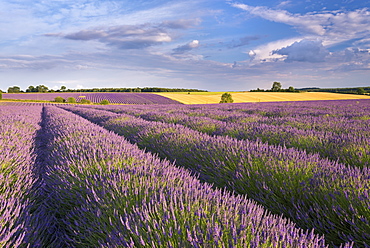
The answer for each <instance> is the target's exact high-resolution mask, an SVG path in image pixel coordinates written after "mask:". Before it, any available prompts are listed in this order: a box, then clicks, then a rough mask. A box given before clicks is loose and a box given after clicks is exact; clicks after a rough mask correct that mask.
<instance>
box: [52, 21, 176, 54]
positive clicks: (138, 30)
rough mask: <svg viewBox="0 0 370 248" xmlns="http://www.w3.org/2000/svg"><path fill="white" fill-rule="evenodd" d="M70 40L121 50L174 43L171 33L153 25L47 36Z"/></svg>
mask: <svg viewBox="0 0 370 248" xmlns="http://www.w3.org/2000/svg"><path fill="white" fill-rule="evenodd" d="M46 36H59V37H62V38H65V39H70V40H81V41H89V40H96V41H99V42H102V43H105V44H107V45H111V46H116V47H118V48H120V49H141V48H145V47H149V46H153V45H156V44H161V43H163V42H170V41H172V37H171V35H170V34H169V32H168V31H167V30H165V29H163V28H161V27H156V26H154V25H151V24H142V25H119V26H113V27H106V28H96V29H90V30H81V31H79V32H75V33H70V34H65V35H64V34H46Z"/></svg>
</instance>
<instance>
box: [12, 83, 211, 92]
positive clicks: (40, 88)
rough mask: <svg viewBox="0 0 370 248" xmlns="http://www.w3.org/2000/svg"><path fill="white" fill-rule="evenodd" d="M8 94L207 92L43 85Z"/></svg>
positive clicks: (175, 89)
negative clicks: (54, 87) (51, 86)
mask: <svg viewBox="0 0 370 248" xmlns="http://www.w3.org/2000/svg"><path fill="white" fill-rule="evenodd" d="M7 92H8V93H32V92H38V93H54V92H208V91H207V90H199V89H183V88H160V87H143V88H140V87H136V88H92V89H67V87H66V86H61V87H60V89H57V90H54V89H49V88H48V87H47V86H45V85H38V86H36V87H35V86H32V85H31V86H29V87H28V88H27V89H26V91H23V90H21V88H20V87H19V86H12V87H9V88H8V90H7Z"/></svg>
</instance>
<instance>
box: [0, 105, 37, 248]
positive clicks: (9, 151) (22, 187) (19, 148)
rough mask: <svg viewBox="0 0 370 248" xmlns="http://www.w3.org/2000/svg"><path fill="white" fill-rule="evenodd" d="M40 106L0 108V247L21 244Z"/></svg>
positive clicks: (30, 185)
mask: <svg viewBox="0 0 370 248" xmlns="http://www.w3.org/2000/svg"><path fill="white" fill-rule="evenodd" d="M41 108H42V107H41V106H33V107H30V108H28V109H25V108H24V107H19V106H3V105H2V106H0V246H1V247H19V246H20V245H21V244H23V243H24V239H25V235H26V233H25V232H24V230H25V229H26V221H25V220H26V219H27V216H26V215H27V214H26V212H25V211H24V210H25V209H27V208H28V206H29V205H30V202H31V201H32V200H31V197H30V196H31V195H32V192H33V186H34V185H35V183H36V179H35V178H34V177H33V174H34V164H35V160H36V156H35V153H34V151H35V146H34V139H35V137H36V135H37V133H38V132H39V130H40V125H39V122H40V119H41Z"/></svg>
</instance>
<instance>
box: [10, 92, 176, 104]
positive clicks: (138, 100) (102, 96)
mask: <svg viewBox="0 0 370 248" xmlns="http://www.w3.org/2000/svg"><path fill="white" fill-rule="evenodd" d="M56 97H62V98H64V99H65V100H67V99H68V98H69V97H74V98H75V99H76V101H77V102H80V101H81V100H82V99H86V100H89V101H91V102H92V103H99V102H101V101H102V100H108V101H109V102H110V103H115V104H179V102H177V101H175V100H172V99H169V98H167V97H164V96H160V95H156V94H150V93H86V92H84V93H82V92H60V93H15V94H14V93H12V94H3V99H4V100H6V99H9V100H36V101H37V100H39V101H54V99H55V98H56Z"/></svg>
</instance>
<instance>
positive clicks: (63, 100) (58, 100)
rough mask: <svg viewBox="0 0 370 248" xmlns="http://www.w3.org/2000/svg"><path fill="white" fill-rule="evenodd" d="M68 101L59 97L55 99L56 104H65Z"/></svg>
mask: <svg viewBox="0 0 370 248" xmlns="http://www.w3.org/2000/svg"><path fill="white" fill-rule="evenodd" d="M65 101H66V100H65V99H64V98H63V97H61V96H57V97H55V99H54V102H65Z"/></svg>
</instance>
